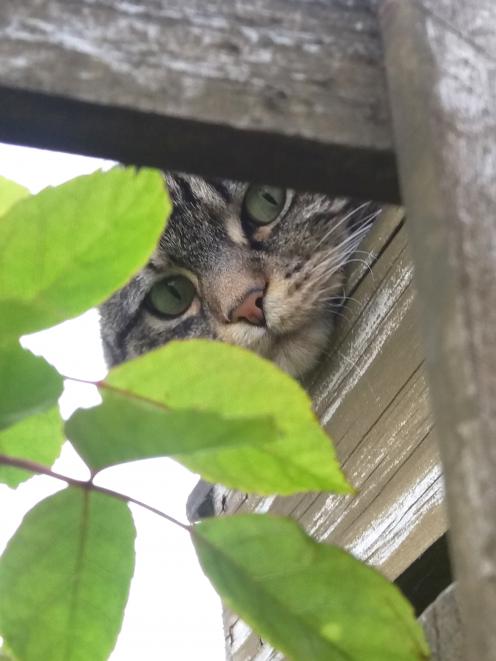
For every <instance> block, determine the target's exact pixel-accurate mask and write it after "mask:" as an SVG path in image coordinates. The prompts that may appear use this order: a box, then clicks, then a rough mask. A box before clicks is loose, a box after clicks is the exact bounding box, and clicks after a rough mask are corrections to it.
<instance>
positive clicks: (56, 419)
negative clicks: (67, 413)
mask: <svg viewBox="0 0 496 661" xmlns="http://www.w3.org/2000/svg"><path fill="white" fill-rule="evenodd" d="M63 442H64V434H63V433H62V420H61V419H60V415H59V411H58V408H53V409H50V410H49V411H45V412H44V413H39V414H38V415H32V416H30V417H29V418H25V419H24V420H21V422H18V423H17V424H15V425H13V426H11V427H8V428H7V429H2V430H0V454H4V455H7V456H10V457H15V458H16V459H27V460H28V461H34V462H36V463H37V464H42V465H43V466H48V467H49V466H51V465H52V464H53V462H54V461H55V459H56V458H57V457H58V455H59V453H60V448H61V447H62V443H63ZM32 476H33V473H32V472H30V471H25V470H20V469H19V468H12V467H10V466H4V465H2V464H1V463H0V482H4V483H5V484H8V485H9V487H17V486H18V485H19V484H20V483H21V482H23V481H24V480H27V479H28V478H30V477H32Z"/></svg>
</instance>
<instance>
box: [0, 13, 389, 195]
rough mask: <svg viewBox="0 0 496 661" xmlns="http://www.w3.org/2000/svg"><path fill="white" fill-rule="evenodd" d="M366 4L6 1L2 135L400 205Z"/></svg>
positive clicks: (373, 26)
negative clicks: (390, 201) (393, 202)
mask: <svg viewBox="0 0 496 661" xmlns="http://www.w3.org/2000/svg"><path fill="white" fill-rule="evenodd" d="M371 4H372V3H371V2H370V1H369V0H352V1H346V2H344V1H343V0H329V1H328V2H325V3H323V2H321V1H320V0H305V1H303V0H270V1H268V2H267V1H266V0H254V1H253V2H249V3H246V2H241V0H237V1H232V2H221V1H220V0H202V1H200V0H147V1H146V2H143V1H140V2H138V1H137V0H117V1H115V0H78V1H77V2H76V1H74V0H70V1H68V0H52V1H51V2H39V1H38V0H24V1H23V2H19V3H0V99H1V103H0V139H1V140H4V141H7V142H18V143H21V144H29V145H33V146H41V147H50V148H53V149H64V150H68V151H75V152H80V153H85V154H92V155H97V156H103V157H109V158H115V159H118V160H121V161H124V162H135V163H141V164H147V165H153V166H158V167H164V168H167V169H180V170H188V171H191V172H199V173H202V174H209V175H221V176H229V177H231V178H238V179H244V180H256V181H261V180H262V181H267V182H274V183H283V184H285V185H292V186H294V187H296V188H303V189H308V190H315V189H321V190H326V191H329V192H335V193H339V194H352V195H355V196H357V197H362V198H367V197H372V198H375V199H380V200H392V201H396V200H398V198H399V193H398V184H397V176H396V165H395V158H394V154H393V149H392V139H391V129H390V121H389V111H388V103H387V97H386V92H385V80H384V78H385V77H384V71H383V64H382V49H381V44H380V38H379V30H378V23H377V18H376V14H375V12H374V10H373V9H372V7H371V6H370V5H371ZM303 164H304V166H303Z"/></svg>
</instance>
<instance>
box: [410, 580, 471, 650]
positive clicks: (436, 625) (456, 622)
mask: <svg viewBox="0 0 496 661" xmlns="http://www.w3.org/2000/svg"><path fill="white" fill-rule="evenodd" d="M419 621H420V622H421V624H422V625H423V627H424V631H425V635H426V637H427V640H428V642H429V646H430V648H431V652H432V661H465V659H466V656H465V649H464V640H463V633H462V623H461V620H460V612H459V608H458V602H457V598H456V585H455V584H452V585H450V586H449V587H448V588H446V590H444V591H443V592H442V593H441V594H440V595H439V597H438V598H437V599H436V601H435V602H434V603H433V604H431V605H430V606H429V608H427V610H426V611H425V612H424V613H422V615H421V617H420V618H419Z"/></svg>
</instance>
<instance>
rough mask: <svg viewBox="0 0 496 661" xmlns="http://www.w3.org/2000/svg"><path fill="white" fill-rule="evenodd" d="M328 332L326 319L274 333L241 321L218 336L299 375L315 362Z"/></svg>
mask: <svg viewBox="0 0 496 661" xmlns="http://www.w3.org/2000/svg"><path fill="white" fill-rule="evenodd" d="M331 332H332V322H331V321H330V320H329V319H328V318H325V319H320V320H315V321H313V322H312V323H309V324H306V325H304V326H301V327H300V328H297V329H296V330H293V331H291V332H289V333H274V332H272V331H270V330H267V329H266V328H262V327H257V326H251V325H250V324H244V323H240V324H233V325H231V326H229V327H226V328H225V330H224V332H223V333H221V338H220V339H222V340H223V341H224V342H228V343H229V344H237V345H238V346H241V347H245V348H246V349H250V350H251V351H254V352H255V353H257V354H259V355H260V356H263V357H264V358H268V359H269V360H272V361H273V362H274V363H276V365H278V366H279V367H280V368H281V369H283V370H284V371H285V372H288V374H291V376H294V377H297V378H301V377H302V376H304V375H305V374H307V373H308V372H310V371H311V370H312V369H313V368H314V367H315V365H316V364H317V361H318V359H319V357H320V356H321V355H322V352H323V351H324V350H325V347H326V345H327V342H328V340H329V336H330V334H331Z"/></svg>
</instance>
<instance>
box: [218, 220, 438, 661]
mask: <svg viewBox="0 0 496 661" xmlns="http://www.w3.org/2000/svg"><path fill="white" fill-rule="evenodd" d="M401 220H402V215H401V214H400V213H398V212H397V211H396V212H395V211H390V212H388V213H386V214H385V216H384V217H383V218H381V219H380V220H379V221H378V222H377V224H376V226H375V227H374V230H373V232H372V233H371V234H370V235H369V237H368V238H367V240H366V241H365V242H364V244H363V245H362V246H361V247H360V249H361V250H365V251H366V252H368V253H370V255H372V257H371V258H367V256H366V255H365V254H362V253H358V254H360V255H361V256H362V257H363V258H364V260H365V262H366V263H367V264H368V265H369V268H370V270H369V269H368V268H366V267H365V266H364V265H363V264H361V263H356V264H354V265H353V266H354V268H353V271H352V273H351V274H350V277H349V279H348V282H349V283H351V284H350V286H349V289H348V294H349V296H350V299H349V300H348V303H347V305H346V307H345V309H344V311H343V312H344V317H343V318H341V319H340V322H339V325H338V328H337V332H336V333H335V336H334V337H333V339H332V341H331V344H330V346H329V351H328V355H327V356H326V358H325V360H324V361H323V364H322V365H321V367H320V368H319V370H318V371H317V372H316V373H315V374H314V375H313V376H312V377H311V378H310V379H309V382H308V384H307V385H308V387H309V391H310V393H311V395H312V398H313V401H314V405H315V408H316V412H317V413H318V415H319V416H320V419H321V420H322V422H323V423H324V424H325V426H326V429H327V430H328V432H329V434H330V435H331V436H332V438H333V440H334V442H335V445H336V448H337V452H338V455H339V458H340V460H341V462H342V464H343V466H344V470H345V472H346V474H347V475H348V477H349V479H350V480H351V482H352V483H353V484H354V485H355V486H356V487H357V488H358V494H357V495H356V496H353V497H350V496H335V495H330V494H304V495H296V496H292V497H286V498H280V497H277V498H259V497H255V496H252V495H250V496H248V497H243V496H242V494H237V493H233V492H227V494H225V495H226V498H225V500H224V508H223V509H224V511H225V512H228V513H232V512H234V511H258V512H266V511H269V512H271V513H278V514H285V515H290V516H292V517H293V518H295V519H297V520H298V521H300V522H301V523H302V524H303V525H304V526H305V528H306V529H307V530H308V531H309V532H310V533H312V535H313V536H314V537H316V538H317V539H319V540H321V541H326V542H329V543H334V544H338V545H341V546H344V547H345V548H347V549H349V550H350V551H352V552H353V553H354V554H355V555H356V556H357V557H359V558H362V559H363V560H366V561H367V562H368V563H370V564H372V565H373V566H375V567H377V568H378V569H380V570H381V571H382V572H383V573H384V574H385V575H386V576H388V577H389V578H391V579H393V580H394V579H396V578H397V577H398V576H399V575H400V574H402V573H403V572H404V571H405V570H406V569H407V568H408V567H409V566H410V565H411V564H412V563H413V562H414V561H416V560H417V558H418V557H419V556H420V555H421V554H422V553H423V552H424V551H425V550H426V549H427V548H429V547H430V546H431V545H432V544H433V543H434V542H435V541H436V540H437V539H438V538H439V537H441V535H443V533H444V532H445V531H446V519H445V515H444V509H443V494H444V492H443V482H442V477H441V470H440V461H439V457H438V450H437V441H436V437H435V431H434V429H433V422H432V417H431V413H430V403H429V396H428V388H427V383H426V376H425V371H424V351H423V347H422V343H421V338H420V336H419V332H418V328H417V314H416V296H415V290H414V287H413V283H412V278H413V268H412V262H411V258H410V256H409V253H408V247H407V243H406V233H405V229H404V227H403V225H402V223H401ZM230 632H231V634H230V636H231V638H230V640H231V650H232V652H231V653H232V658H233V660H234V661H247V660H248V659H250V660H255V659H256V661H262V659H267V660H268V659H276V658H282V657H278V656H277V655H276V656H271V655H272V654H275V653H273V652H272V651H271V650H270V648H269V647H268V646H266V645H265V646H264V645H261V644H260V641H259V640H258V639H257V637H256V636H254V635H250V634H249V631H248V630H247V628H246V627H245V625H244V624H243V623H241V622H239V621H238V620H237V618H235V617H233V618H232V620H230Z"/></svg>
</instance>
